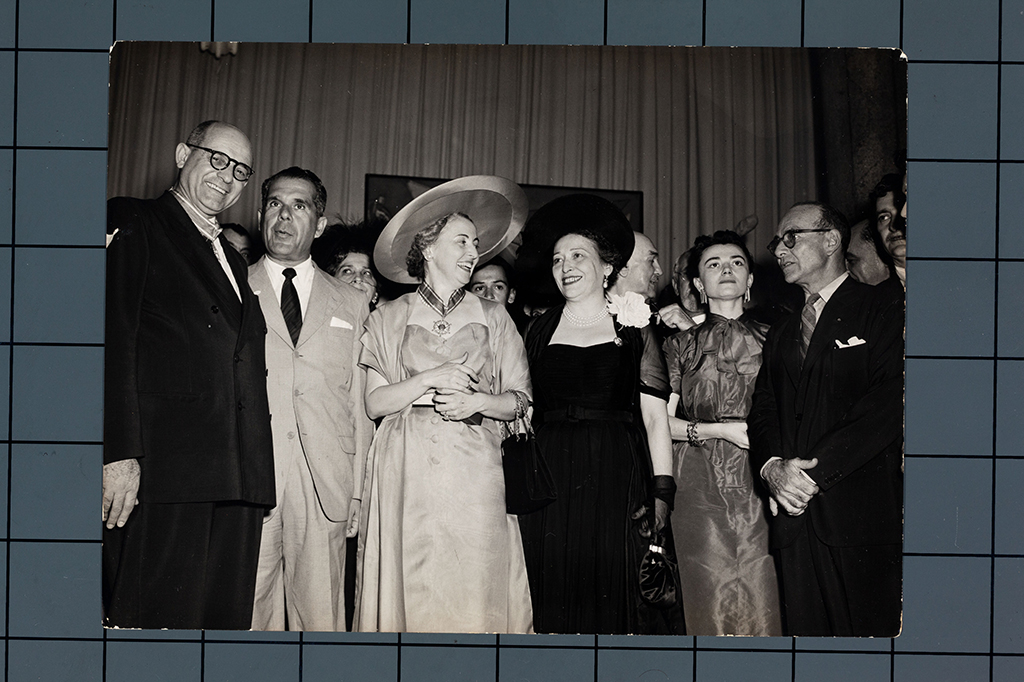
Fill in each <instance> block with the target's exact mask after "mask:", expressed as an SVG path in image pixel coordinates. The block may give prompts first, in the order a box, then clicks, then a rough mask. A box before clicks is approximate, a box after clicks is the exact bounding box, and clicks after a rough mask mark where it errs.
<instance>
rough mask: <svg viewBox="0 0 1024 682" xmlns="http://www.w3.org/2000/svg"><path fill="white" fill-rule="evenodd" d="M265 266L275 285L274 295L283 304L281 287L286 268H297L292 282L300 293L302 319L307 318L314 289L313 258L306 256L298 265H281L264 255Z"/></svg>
mask: <svg viewBox="0 0 1024 682" xmlns="http://www.w3.org/2000/svg"><path fill="white" fill-rule="evenodd" d="M263 267H264V268H266V270H267V276H268V277H270V286H272V287H274V296H277V303H278V305H280V304H281V288H282V287H283V286H284V269H285V268H292V269H294V270H295V277H293V278H292V284H294V285H295V293H297V294H298V295H299V308H300V309H301V310H302V319H303V320H305V319H306V308H308V307H309V294H310V292H311V291H313V259H312V258H306V260H304V261H302V262H301V263H299V264H298V265H281V264H280V263H276V262H274V261H273V260H271V259H270V257H269V256H268V257H264V259H263Z"/></svg>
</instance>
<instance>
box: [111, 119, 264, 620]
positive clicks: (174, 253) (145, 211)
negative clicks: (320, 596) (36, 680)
mask: <svg viewBox="0 0 1024 682" xmlns="http://www.w3.org/2000/svg"><path fill="white" fill-rule="evenodd" d="M174 159H175V163H176V164H177V166H178V169H179V170H178V177H177V180H176V181H175V183H174V186H173V187H171V189H170V190H169V191H167V192H165V193H164V194H163V195H162V196H160V197H159V198H157V199H150V200H143V199H134V198H130V197H116V198H114V199H111V200H110V201H109V202H108V203H107V241H108V246H107V310H106V313H107V314H106V365H105V375H104V376H105V382H104V391H105V401H104V411H103V422H104V424H103V461H104V465H103V520H104V521H105V527H104V530H103V608H104V617H105V620H104V622H105V624H106V625H109V626H119V627H137V628H138V627H142V628H182V629H200V628H210V629H246V628H248V627H249V624H250V622H251V620H252V599H253V589H254V585H255V580H256V560H257V557H258V555H259V542H260V530H261V525H262V519H263V512H264V510H265V509H267V508H269V507H272V506H273V504H274V461H273V451H272V442H271V435H270V415H269V412H268V408H267V387H266V367H265V364H264V363H265V351H264V345H263V340H264V338H265V335H266V328H265V323H264V321H263V313H262V312H261V310H260V306H259V304H258V303H257V301H256V297H255V296H253V295H252V292H251V291H250V289H249V287H248V285H247V283H246V263H245V262H244V261H243V259H242V257H241V256H240V255H238V254H237V253H236V252H235V251H234V249H232V248H231V246H230V245H229V244H228V242H227V240H226V239H225V238H224V236H223V235H222V234H221V229H220V225H219V224H218V222H217V215H218V214H220V213H221V212H222V211H224V210H225V209H227V208H228V207H229V206H231V205H232V204H234V203H235V202H236V201H237V200H238V198H239V196H240V195H241V192H242V190H243V188H244V187H245V186H246V184H247V182H248V180H249V177H250V176H251V174H252V167H251V165H250V164H252V162H253V161H252V150H251V147H250V144H249V140H248V138H247V137H246V136H245V135H244V134H243V133H242V131H240V130H238V129H237V128H235V127H234V126H231V125H227V124H226V123H220V122H218V121H206V122H204V123H201V124H199V125H198V126H196V128H195V129H194V130H193V131H192V133H191V134H190V135H189V136H188V138H187V139H186V141H184V142H181V143H179V144H178V145H177V147H176V148H175V152H174ZM136 500H137V501H138V502H136ZM136 505H137V506H136Z"/></svg>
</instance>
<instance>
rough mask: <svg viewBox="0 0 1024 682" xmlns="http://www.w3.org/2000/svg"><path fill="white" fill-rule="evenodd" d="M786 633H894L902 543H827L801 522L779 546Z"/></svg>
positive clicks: (899, 605) (899, 599)
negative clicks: (800, 527) (793, 534)
mask: <svg viewBox="0 0 1024 682" xmlns="http://www.w3.org/2000/svg"><path fill="white" fill-rule="evenodd" d="M779 567H780V569H781V571H780V578H781V581H782V604H783V612H784V615H785V621H786V622H785V627H786V634H787V635H805V636H820V637H894V636H896V635H897V634H899V632H900V622H901V619H900V614H901V610H902V588H903V555H902V547H901V546H900V545H869V546H865V547H831V546H829V545H826V544H824V543H823V542H821V541H820V540H819V539H818V538H817V536H816V535H815V534H814V530H813V529H812V528H811V524H810V522H809V520H808V523H805V524H804V529H803V531H802V532H801V533H800V536H799V537H798V538H797V539H796V541H794V542H793V544H791V545H790V546H788V547H784V548H782V549H781V550H779Z"/></svg>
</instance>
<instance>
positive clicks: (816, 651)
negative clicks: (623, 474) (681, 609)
mask: <svg viewBox="0 0 1024 682" xmlns="http://www.w3.org/2000/svg"><path fill="white" fill-rule="evenodd" d="M113 37H116V38H117V39H121V40H204V39H211V37H216V38H217V39H222V40H229V39H231V40H250V41H251V40H274V41H307V40H310V39H312V40H316V41H325V42H330V41H341V42H344V41H348V42H404V41H406V40H411V41H413V42H435V43H437V42H462V43H502V42H505V41H506V40H507V41H508V42H510V43H557V44H560V43H576V44H601V43H604V42H607V43H609V44H628V45H639V44H655V45H657V44H673V45H699V44H702V43H703V44H707V45H777V46H789V47H795V46H800V45H805V46H872V45H874V46H893V45H898V46H902V47H903V49H904V50H905V52H906V54H907V57H908V59H909V61H910V66H909V74H910V87H909V97H910V101H909V107H910V116H909V118H910V134H909V145H908V146H909V155H910V157H911V161H910V169H911V170H910V189H911V193H912V194H913V195H914V201H913V204H914V208H913V209H912V210H911V212H910V235H911V237H910V242H911V260H912V262H911V265H910V282H911V285H910V291H909V295H908V296H909V297H908V300H909V302H910V311H909V315H908V322H907V352H908V354H909V356H910V357H909V358H908V362H907V453H908V456H907V462H906V472H907V511H906V548H905V551H906V553H907V557H906V561H905V606H904V631H903V635H902V636H901V637H900V638H898V639H897V640H895V641H891V640H822V639H801V640H796V641H794V640H792V639H772V640H768V639H765V640H758V639H716V638H704V637H702V638H696V639H695V638H692V637H681V638H637V637H600V638H595V637H550V638H546V637H545V638H541V637H493V636H489V637H413V636H403V637H399V636H397V635H335V634H318V635H306V636H302V637H300V636H298V635H295V634H289V635H282V634H273V633H252V634H250V633H225V632H207V633H200V632H113V631H112V632H105V631H103V629H102V628H101V627H100V625H99V623H100V578H99V555H100V546H99V544H98V541H97V533H98V530H99V525H98V523H95V522H94V521H95V520H96V519H98V510H97V507H98V506H99V505H98V502H99V486H100V481H99V478H100V468H99V461H100V445H99V442H100V440H101V438H102V434H101V420H100V415H101V407H102V405H101V404H102V387H101V378H102V363H103V353H102V347H101V344H102V334H103V332H102V319H103V318H102V315H103V297H102V291H103V278H102V258H103V253H102V250H101V248H100V246H101V241H100V239H101V238H102V237H101V235H102V234H103V199H104V195H105V192H104V182H105V180H104V175H105V166H106V139H107V119H106V110H107V87H106V86H107V63H108V55H107V50H108V48H109V46H110V43H111V40H112V38H113ZM15 48H17V49H15ZM1001 59H1002V60H1005V62H1013V61H1016V62H1022V61H1024V0H1001V1H1000V0H864V1H863V2H860V3H851V2H848V1H845V0H777V1H776V2H763V1H762V0H706V1H705V0H564V1H560V2H553V1H552V0H374V1H373V2H365V1H364V0H338V1H329V0H175V1H174V2H171V0H0V320H4V321H5V322H3V323H0V329H2V331H0V386H9V387H10V388H9V390H6V391H4V390H0V438H3V439H4V440H5V441H6V442H7V444H8V447H7V448H6V450H5V451H4V452H3V457H2V458H0V498H2V500H6V502H7V504H3V503H2V502H0V529H2V534H3V537H4V538H5V539H4V540H3V542H2V543H0V547H2V549H3V551H2V552H0V584H3V585H4V586H5V588H6V589H5V591H4V592H3V593H2V599H0V601H2V602H3V608H4V609H5V615H6V618H5V619H4V620H3V625H2V627H3V628H4V629H3V633H4V639H3V642H2V644H3V648H2V655H3V656H4V659H5V666H4V670H5V678H6V680H17V681H21V680H56V681H59V680H69V681H73V682H92V681H97V682H99V681H109V682H127V681H129V680H131V681H133V682H134V681H143V682H148V681H150V680H153V681H155V680H195V681H197V682H198V681H199V680H209V681H217V682H220V681H222V680H245V681H247V682H248V681H261V680H268V681H273V682H292V681H300V680H302V681H305V682H320V681H326V680H339V679H342V680H358V679H370V680H383V681H385V682H389V681H392V680H395V681H397V680H402V681H403V682H408V681H413V680H423V681H427V680H445V681H449V680H494V681H501V682H505V681H516V682H518V681H520V680H528V681H530V682H534V681H541V680H560V681H561V680H569V681H575V680H584V681H586V682H591V681H594V682H613V681H615V682H617V681H620V680H643V681H644V682H654V681H658V682H661V681H672V682H675V681H677V680H678V681H680V682H682V681H700V682H712V681H719V680H721V681H728V682H736V681H742V680H756V682H775V681H776V680H778V681H779V682H783V681H787V682H788V681H791V680H795V681H799V682H812V681H813V682H818V681H824V682H829V681H835V682H846V681H853V680H858V681H859V680H889V681H891V682H911V681H917V680H929V681H931V680H938V681H942V680H972V681H973V680H990V681H991V682H1010V681H1011V680H1013V681H1014V682H1016V681H1017V680H1020V679H1024V657H1021V656H1018V655H1017V654H1024V634H1022V633H1024V531H1022V530H1021V528H1022V523H1021V519H1022V517H1024V502H1022V501H1021V498H1022V496H1021V494H1020V490H1021V489H1022V488H1024V306H1022V305H1021V303H1020V300H1021V298H1022V296H1021V293H1020V292H1021V291H1024V198H1022V197H1024V164H1022V163H1021V161H1024V123H1021V121H1022V120H1024V118H1022V117H1021V116H1020V114H1019V112H1020V110H1021V108H1022V106H1024V95H1022V93H1024V65H1022V64H1020V63H1005V62H1004V63H1000V60H1001ZM8 424H10V429H8ZM11 439H13V440H11ZM5 465H6V466H5ZM8 480H9V485H5V483H7V481H8ZM496 645H497V646H496Z"/></svg>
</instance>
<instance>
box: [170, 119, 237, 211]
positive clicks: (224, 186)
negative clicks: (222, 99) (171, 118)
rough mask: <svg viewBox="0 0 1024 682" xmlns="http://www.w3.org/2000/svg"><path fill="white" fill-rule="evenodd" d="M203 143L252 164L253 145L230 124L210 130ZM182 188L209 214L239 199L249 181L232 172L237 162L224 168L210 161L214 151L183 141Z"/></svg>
mask: <svg viewBox="0 0 1024 682" xmlns="http://www.w3.org/2000/svg"><path fill="white" fill-rule="evenodd" d="M202 146H204V147H208V148H210V149H215V150H217V151H219V152H223V153H224V154H227V155H228V156H230V157H231V158H232V159H235V160H236V161H240V162H242V163H244V164H245V165H247V166H251V165H252V148H251V146H250V145H249V138H247V137H246V136H245V135H243V134H242V131H240V130H238V129H237V128H235V127H233V126H229V125H224V124H218V125H215V126H213V127H212V128H210V129H209V130H208V131H206V136H205V137H204V138H203V144H202ZM175 160H176V162H177V165H178V168H180V169H181V170H180V172H179V173H178V184H177V186H178V189H179V190H180V191H181V193H182V194H184V195H185V198H186V199H188V200H189V201H190V202H192V204H193V205H194V206H195V207H196V208H197V209H199V210H200V211H202V212H203V213H204V214H206V215H207V216H209V217H211V218H212V217H213V216H215V215H217V214H218V213H220V212H222V211H224V210H225V209H227V208H228V207H230V206H231V205H232V204H234V203H235V202H236V201H238V196H239V195H240V194H241V193H242V190H243V189H244V188H245V185H246V184H247V183H245V182H239V181H238V180H236V179H235V176H234V175H233V174H232V173H233V172H234V168H235V167H234V164H228V167H227V168H225V169H223V170H214V169H213V166H211V165H210V153H209V152H207V151H203V150H202V149H195V148H193V147H188V146H186V145H185V144H184V143H182V144H179V145H178V148H177V149H176V150H175Z"/></svg>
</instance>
